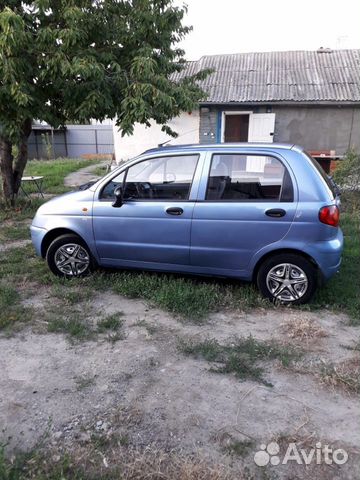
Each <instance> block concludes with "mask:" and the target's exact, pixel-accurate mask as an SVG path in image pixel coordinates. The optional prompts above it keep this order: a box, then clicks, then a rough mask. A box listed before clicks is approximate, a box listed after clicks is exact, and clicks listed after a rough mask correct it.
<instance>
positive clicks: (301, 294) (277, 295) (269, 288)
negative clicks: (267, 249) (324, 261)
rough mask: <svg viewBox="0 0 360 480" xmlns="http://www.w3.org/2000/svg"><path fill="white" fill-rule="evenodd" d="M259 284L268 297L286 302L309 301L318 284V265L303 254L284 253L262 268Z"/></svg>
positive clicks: (266, 262)
mask: <svg viewBox="0 0 360 480" xmlns="http://www.w3.org/2000/svg"><path fill="white" fill-rule="evenodd" d="M257 285H258V288H259V290H260V291H261V293H262V294H263V295H264V297H266V298H269V299H271V300H272V301H277V302H279V303H282V304H292V305H300V304H303V303H307V302H308V301H309V300H310V298H311V297H312V296H313V295H314V292H315V290H316V287H317V271H316V268H315V266H314V265H313V264H312V263H311V262H310V261H309V260H307V259H306V258H304V257H302V256H301V255H296V254H292V253H288V254H287V253H284V254H279V255H274V256H273V257H270V258H267V259H266V260H265V261H264V262H263V263H262V265H261V266H260V268H259V271H258V274H257Z"/></svg>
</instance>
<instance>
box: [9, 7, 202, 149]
mask: <svg viewBox="0 0 360 480" xmlns="http://www.w3.org/2000/svg"><path fill="white" fill-rule="evenodd" d="M184 12H185V10H184V8H179V7H176V6H174V4H173V0H123V1H121V2H119V1H118V0H101V1H99V2H94V1H93V0H82V1H81V2H74V1H72V0H62V1H60V0H36V1H33V2H27V3H26V4H25V3H22V2H21V1H19V0H11V1H10V2H1V1H0V125H1V126H2V128H1V130H2V135H3V136H5V137H8V138H11V139H12V140H16V137H17V136H19V135H18V132H19V129H20V126H21V125H22V124H23V123H24V121H25V120H26V119H28V118H36V119H38V120H43V121H47V122H48V123H50V124H51V125H53V126H58V125H60V124H61V123H64V122H65V121H66V120H72V121H84V122H85V121H89V120H91V119H96V120H103V119H105V118H109V117H110V118H116V119H117V124H118V126H119V127H120V129H121V130H122V132H123V133H124V134H129V133H131V132H132V128H133V125H134V123H136V122H140V123H144V124H149V121H150V120H151V119H154V120H155V121H156V122H158V123H159V124H161V125H164V128H167V127H166V123H167V121H168V120H169V119H170V118H172V117H174V116H176V115H178V114H179V113H180V112H181V111H184V110H185V111H190V110H192V109H193V108H194V107H195V106H196V105H197V102H198V101H199V100H200V99H201V98H203V97H204V93H203V92H202V91H201V89H200V88H199V87H198V86H197V81H198V80H199V79H200V77H201V74H198V75H197V76H195V77H192V78H190V79H187V80H182V81H179V82H174V81H173V80H172V74H174V73H176V72H178V71H180V70H181V69H182V68H184V65H185V59H184V57H183V51H182V50H180V49H179V48H177V47H176V42H177V41H179V40H180V39H182V38H183V36H184V35H186V34H187V33H188V31H189V30H190V28H189V27H186V26H183V25H182V19H183V16H184ZM172 133H173V132H172Z"/></svg>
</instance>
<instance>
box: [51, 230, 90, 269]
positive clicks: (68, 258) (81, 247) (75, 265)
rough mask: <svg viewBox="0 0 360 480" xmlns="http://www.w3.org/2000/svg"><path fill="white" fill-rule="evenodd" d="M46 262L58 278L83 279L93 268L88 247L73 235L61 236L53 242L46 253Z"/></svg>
mask: <svg viewBox="0 0 360 480" xmlns="http://www.w3.org/2000/svg"><path fill="white" fill-rule="evenodd" d="M46 261H47V264H48V266H49V268H50V270H51V271H52V272H53V273H54V274H55V275H57V276H59V277H66V278H74V277H83V276H85V275H88V274H89V273H90V272H91V271H92V270H93V268H94V261H93V258H92V255H91V253H90V250H89V247H88V246H87V245H86V243H85V242H84V241H83V240H82V239H81V238H80V237H79V236H77V235H75V234H65V235H61V236H60V237H58V238H56V239H55V240H53V241H52V242H51V244H50V246H49V248H48V250H47V252H46Z"/></svg>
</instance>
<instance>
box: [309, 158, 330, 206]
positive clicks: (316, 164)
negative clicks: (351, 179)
mask: <svg viewBox="0 0 360 480" xmlns="http://www.w3.org/2000/svg"><path fill="white" fill-rule="evenodd" d="M305 155H306V156H307V157H308V159H309V160H310V161H311V163H312V164H313V165H314V167H315V168H316V170H317V171H318V172H319V174H320V176H321V178H322V179H323V180H324V182H325V183H326V185H327V187H328V188H329V190H330V192H331V194H332V196H333V199H334V198H336V195H337V191H336V185H335V183H334V182H333V181H332V180H331V178H330V177H329V175H328V174H327V173H326V172H325V170H324V169H323V168H322V166H321V165H320V163H319V162H318V161H317V160H315V158H313V157H312V156H311V155H310V154H309V153H307V152H305Z"/></svg>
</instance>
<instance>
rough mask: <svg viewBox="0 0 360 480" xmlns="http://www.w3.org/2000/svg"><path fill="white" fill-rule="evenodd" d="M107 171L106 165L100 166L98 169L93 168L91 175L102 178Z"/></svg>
mask: <svg viewBox="0 0 360 480" xmlns="http://www.w3.org/2000/svg"><path fill="white" fill-rule="evenodd" d="M107 171H108V167H107V165H102V166H100V167H96V168H94V170H93V171H92V173H93V174H94V175H96V176H98V177H103V176H104V175H105V174H106V173H107Z"/></svg>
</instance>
